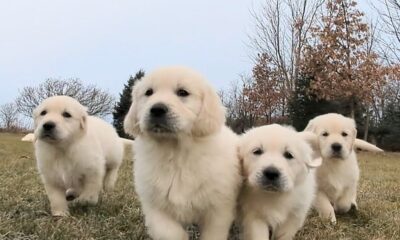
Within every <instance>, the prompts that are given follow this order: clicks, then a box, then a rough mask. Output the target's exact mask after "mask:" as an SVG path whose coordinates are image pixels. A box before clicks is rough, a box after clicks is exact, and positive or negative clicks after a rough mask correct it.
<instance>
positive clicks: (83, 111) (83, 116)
mask: <svg viewBox="0 0 400 240" xmlns="http://www.w3.org/2000/svg"><path fill="white" fill-rule="evenodd" d="M87 117H88V113H87V107H84V106H82V108H81V119H80V127H81V129H82V130H85V129H86V126H87Z"/></svg>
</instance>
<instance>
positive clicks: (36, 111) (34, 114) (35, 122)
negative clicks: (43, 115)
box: [32, 106, 39, 128]
mask: <svg viewBox="0 0 400 240" xmlns="http://www.w3.org/2000/svg"><path fill="white" fill-rule="evenodd" d="M38 116H39V106H37V107H36V108H35V109H33V111H32V117H33V127H34V128H36V127H37V125H38V121H37V118H38Z"/></svg>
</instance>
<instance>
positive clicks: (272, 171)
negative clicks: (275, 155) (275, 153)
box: [263, 167, 281, 181]
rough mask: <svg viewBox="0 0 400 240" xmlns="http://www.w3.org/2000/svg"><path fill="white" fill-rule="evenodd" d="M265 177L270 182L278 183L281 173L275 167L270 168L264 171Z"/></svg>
mask: <svg viewBox="0 0 400 240" xmlns="http://www.w3.org/2000/svg"><path fill="white" fill-rule="evenodd" d="M263 176H264V177H265V178H266V179H267V180H269V181H276V180H278V179H279V177H280V176H281V173H280V172H279V170H278V169H277V168H275V167H268V168H266V169H264V171H263Z"/></svg>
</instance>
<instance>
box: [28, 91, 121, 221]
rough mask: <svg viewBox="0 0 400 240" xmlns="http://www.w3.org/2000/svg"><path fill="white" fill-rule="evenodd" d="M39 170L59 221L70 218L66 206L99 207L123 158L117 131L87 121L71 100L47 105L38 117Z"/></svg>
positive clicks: (53, 100) (82, 109)
mask: <svg viewBox="0 0 400 240" xmlns="http://www.w3.org/2000/svg"><path fill="white" fill-rule="evenodd" d="M33 116H34V120H35V139H36V141H35V143H34V144H35V154H36V159H37V165H38V169H39V172H40V175H41V177H42V180H43V183H44V186H45V189H46V192H47V195H48V197H49V200H50V206H51V213H52V215H54V216H66V215H68V205H67V201H70V200H73V199H75V198H77V200H78V201H80V202H83V203H90V204H95V203H97V201H98V196H99V193H100V191H101V189H102V187H103V184H104V189H105V190H111V189H112V188H113V187H114V184H115V181H116V180H117V176H118V169H119V166H120V164H121V162H122V157H123V143H122V141H121V139H120V138H119V137H118V135H117V133H116V132H115V129H114V128H113V127H112V126H111V125H109V124H108V123H106V122H104V121H103V120H101V119H99V118H96V117H93V116H88V114H87V112H86V108H85V107H84V106H82V105H81V104H79V102H78V101H76V100H75V99H73V98H71V97H67V96H54V97H50V98H47V99H45V100H44V101H43V102H42V103H41V104H40V105H39V106H38V107H37V108H36V109H35V110H34V112H33Z"/></svg>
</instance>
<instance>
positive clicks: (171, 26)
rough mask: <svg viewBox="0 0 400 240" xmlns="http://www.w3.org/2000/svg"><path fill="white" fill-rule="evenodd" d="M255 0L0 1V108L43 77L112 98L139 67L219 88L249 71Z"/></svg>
mask: <svg viewBox="0 0 400 240" xmlns="http://www.w3.org/2000/svg"><path fill="white" fill-rule="evenodd" d="M254 1H256V0H201V1H188V0H168V1H164V0H158V1H155V0H141V1H138V0H84V1H82V0H60V1H54V0H35V1H32V0H24V1H22V0H13V1H5V0H0V81H1V86H0V91H1V94H0V104H2V103H5V102H9V101H13V99H14V98H15V97H16V96H17V94H18V89H22V88H23V87H24V86H26V85H33V84H37V83H40V82H42V81H43V80H44V79H46V78H50V77H61V78H69V77H77V78H80V79H82V80H83V81H85V82H88V83H95V84H97V85H98V86H100V87H102V88H105V89H108V90H109V91H110V92H112V93H113V94H115V95H116V94H118V93H119V92H120V91H121V89H122V87H123V84H124V83H126V81H127V80H128V78H129V75H131V74H135V72H137V71H138V70H139V69H141V68H142V69H144V70H147V71H149V70H152V69H154V68H156V67H158V66H164V65H175V64H183V65H187V66H189V67H192V68H195V69H197V70H198V71H200V72H202V73H203V74H204V75H205V76H206V77H208V78H209V79H210V81H211V82H212V84H213V85H214V86H215V87H216V88H218V89H220V88H223V87H224V86H226V85H228V83H229V82H230V81H232V80H235V79H237V78H238V77H237V76H238V74H239V73H242V72H246V71H249V69H250V65H251V61H250V60H249V57H248V55H249V49H248V48H247V47H246V42H247V40H248V39H247V33H248V28H249V27H251V17H250V14H249V9H250V8H251V7H252V4H253V3H254Z"/></svg>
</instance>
